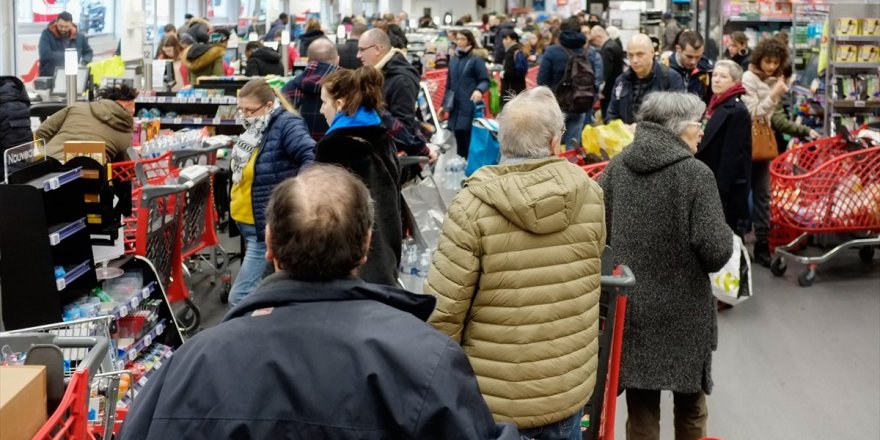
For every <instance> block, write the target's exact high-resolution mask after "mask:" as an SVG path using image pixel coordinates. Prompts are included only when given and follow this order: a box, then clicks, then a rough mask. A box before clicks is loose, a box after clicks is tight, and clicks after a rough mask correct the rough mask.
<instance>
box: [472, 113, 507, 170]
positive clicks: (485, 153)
mask: <svg viewBox="0 0 880 440" xmlns="http://www.w3.org/2000/svg"><path fill="white" fill-rule="evenodd" d="M473 124H474V125H473V128H472V129H471V147H470V149H469V150H468V160H467V167H465V169H464V175H465V176H468V177H470V175H471V174H473V173H474V171H477V169H478V168H480V167H482V166H485V165H497V164H498V161H499V160H501V149H500V147H499V145H498V121H496V120H494V119H487V118H477V119H474V122H473Z"/></svg>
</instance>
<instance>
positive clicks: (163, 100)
mask: <svg viewBox="0 0 880 440" xmlns="http://www.w3.org/2000/svg"><path fill="white" fill-rule="evenodd" d="M156 102H158V103H159V104H164V103H165V97H164V96H160V97H158V98H156Z"/></svg>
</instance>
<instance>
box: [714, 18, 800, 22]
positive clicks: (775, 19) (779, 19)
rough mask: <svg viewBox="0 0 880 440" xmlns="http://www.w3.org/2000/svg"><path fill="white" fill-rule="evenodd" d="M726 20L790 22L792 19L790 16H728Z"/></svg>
mask: <svg viewBox="0 0 880 440" xmlns="http://www.w3.org/2000/svg"><path fill="white" fill-rule="evenodd" d="M727 21H730V22H734V23H791V22H792V19H791V17H789V18H782V17H728V18H727Z"/></svg>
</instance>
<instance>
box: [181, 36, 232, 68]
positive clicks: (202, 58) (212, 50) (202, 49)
mask: <svg viewBox="0 0 880 440" xmlns="http://www.w3.org/2000/svg"><path fill="white" fill-rule="evenodd" d="M225 54H226V47H224V46H223V45H213V44H206V43H196V44H193V45H192V46H190V47H189V48H188V49H186V53H185V54H184V56H182V57H181V58H182V59H183V65H184V66H186V68H187V69H189V70H190V71H196V72H198V71H200V70H204V69H205V68H206V67H208V66H210V65H211V64H214V62H215V61H217V60H218V59H220V58H223V55H225Z"/></svg>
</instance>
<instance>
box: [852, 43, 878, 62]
mask: <svg viewBox="0 0 880 440" xmlns="http://www.w3.org/2000/svg"><path fill="white" fill-rule="evenodd" d="M857 62H859V63H871V64H873V63H880V46H875V45H872V44H863V45H862V46H861V47H859V59H858V61H857Z"/></svg>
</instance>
